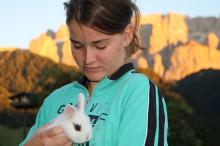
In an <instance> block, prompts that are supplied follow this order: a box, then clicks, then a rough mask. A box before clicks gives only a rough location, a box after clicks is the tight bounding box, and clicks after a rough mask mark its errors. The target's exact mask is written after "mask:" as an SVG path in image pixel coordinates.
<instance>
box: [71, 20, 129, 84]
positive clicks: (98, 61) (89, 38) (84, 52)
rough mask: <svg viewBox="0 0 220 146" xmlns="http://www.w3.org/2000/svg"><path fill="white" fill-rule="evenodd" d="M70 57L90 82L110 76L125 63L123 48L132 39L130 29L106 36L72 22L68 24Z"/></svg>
mask: <svg viewBox="0 0 220 146" xmlns="http://www.w3.org/2000/svg"><path fill="white" fill-rule="evenodd" d="M68 28H69V32H70V40H71V50H72V55H73V57H74V59H75V61H76V63H77V65H78V66H79V68H80V69H81V70H82V71H83V72H84V74H85V76H86V77H87V78H88V79H89V80H91V81H99V80H101V79H102V78H103V77H104V76H110V75H112V74H113V73H114V72H115V71H116V70H118V69H119V68H120V67H121V66H122V65H123V64H124V63H125V57H126V52H125V47H126V46H128V45H129V43H130V42H131V40H132V37H133V33H132V32H133V31H132V27H131V26H130V25H128V26H127V28H126V29H125V31H124V32H123V33H118V34H114V35H107V34H104V33H101V32H98V31H96V30H94V29H92V28H89V27H87V26H84V25H79V24H78V23H76V21H74V20H72V21H71V22H70V23H69V24H68Z"/></svg>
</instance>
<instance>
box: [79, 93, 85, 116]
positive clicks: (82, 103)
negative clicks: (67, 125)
mask: <svg viewBox="0 0 220 146" xmlns="http://www.w3.org/2000/svg"><path fill="white" fill-rule="evenodd" d="M84 107H85V97H84V95H83V93H81V92H80V93H79V95H78V106H77V108H78V111H80V112H84Z"/></svg>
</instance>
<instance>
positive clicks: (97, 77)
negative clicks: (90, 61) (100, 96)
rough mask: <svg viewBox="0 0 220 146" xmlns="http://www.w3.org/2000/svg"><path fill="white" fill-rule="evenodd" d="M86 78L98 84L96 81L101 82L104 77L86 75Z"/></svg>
mask: <svg viewBox="0 0 220 146" xmlns="http://www.w3.org/2000/svg"><path fill="white" fill-rule="evenodd" d="M86 77H87V78H88V79H89V80H90V81H96V82H98V81H100V80H102V79H103V78H104V77H105V75H101V74H100V75H92V74H86Z"/></svg>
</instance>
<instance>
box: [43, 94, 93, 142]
mask: <svg viewBox="0 0 220 146" xmlns="http://www.w3.org/2000/svg"><path fill="white" fill-rule="evenodd" d="M84 108H85V97H84V95H83V94H82V93H79V96H78V107H77V109H76V108H75V107H74V106H72V105H67V106H66V107H65V108H64V112H63V113H62V114H61V115H59V116H58V117H57V118H55V119H54V120H52V121H51V122H50V123H49V125H48V126H47V128H46V129H50V128H52V127H56V126H59V125H61V126H62V127H63V129H64V132H65V133H66V135H67V137H68V138H69V139H70V140H72V141H73V142H74V143H84V142H86V141H89V140H90V139H91V137H92V124H91V121H90V118H89V116H87V115H86V114H85V113H84ZM70 111H71V113H70ZM72 114H73V117H72ZM74 124H78V125H80V126H81V130H80V131H77V130H75V128H74Z"/></svg>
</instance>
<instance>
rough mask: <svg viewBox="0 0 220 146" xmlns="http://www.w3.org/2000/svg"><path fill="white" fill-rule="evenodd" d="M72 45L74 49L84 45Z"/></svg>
mask: <svg viewBox="0 0 220 146" xmlns="http://www.w3.org/2000/svg"><path fill="white" fill-rule="evenodd" d="M73 47H74V49H81V48H83V47H84V46H83V45H75V44H73Z"/></svg>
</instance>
